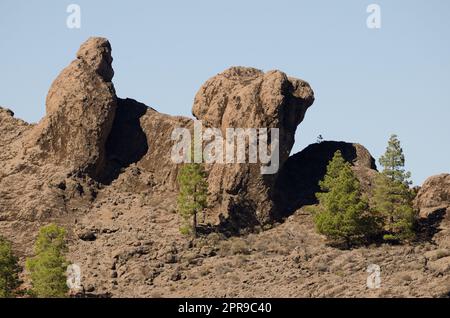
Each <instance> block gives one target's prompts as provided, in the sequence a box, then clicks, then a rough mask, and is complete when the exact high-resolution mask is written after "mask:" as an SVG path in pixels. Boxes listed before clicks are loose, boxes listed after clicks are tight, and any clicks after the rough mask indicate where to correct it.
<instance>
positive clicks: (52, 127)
mask: <svg viewBox="0 0 450 318" xmlns="http://www.w3.org/2000/svg"><path fill="white" fill-rule="evenodd" d="M111 63H112V57H111V46H110V44H109V42H108V40H106V39H104V38H90V39H89V40H87V41H86V42H85V43H83V44H82V45H81V47H80V49H79V50H78V53H77V58H76V60H74V61H73V62H72V63H71V64H70V65H69V66H68V67H66V68H65V69H64V70H63V71H62V72H61V73H60V74H59V76H58V77H57V78H56V79H55V81H54V82H53V84H52V86H51V87H50V90H49V92H48V95H47V100H46V111H47V113H46V116H45V117H44V118H43V119H42V120H41V122H40V123H39V124H38V125H37V126H36V128H35V130H34V132H33V135H32V136H31V141H30V142H29V145H31V146H33V145H34V144H36V145H38V146H39V150H40V158H42V160H51V161H52V162H55V163H57V164H58V165H64V166H66V167H68V168H70V169H71V170H73V171H81V172H86V173H87V174H88V175H89V176H91V177H93V178H96V177H97V176H98V175H99V174H100V173H101V171H102V169H103V168H104V164H105V144H106V140H107V138H108V136H109V133H110V130H111V127H112V123H113V120H114V114H115V110H116V107H117V101H116V95H115V90H114V86H113V84H112V82H111V80H112V77H113V75H114V71H113V69H112V66H111Z"/></svg>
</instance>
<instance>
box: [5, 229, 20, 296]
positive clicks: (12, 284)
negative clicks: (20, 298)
mask: <svg viewBox="0 0 450 318" xmlns="http://www.w3.org/2000/svg"><path fill="white" fill-rule="evenodd" d="M20 271H21V268H20V267H19V265H18V259H17V257H16V256H14V254H13V252H12V247H11V243H10V242H9V241H7V240H6V239H4V238H3V237H0V298H10V297H14V296H15V291H16V289H17V288H18V287H19V286H20V280H19V273H20Z"/></svg>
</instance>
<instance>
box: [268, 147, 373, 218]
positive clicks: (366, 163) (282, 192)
mask: <svg viewBox="0 0 450 318" xmlns="http://www.w3.org/2000/svg"><path fill="white" fill-rule="evenodd" d="M337 150H340V151H341V153H342V155H343V157H344V159H345V160H346V161H348V162H350V163H351V164H352V169H353V171H354V172H355V174H356V176H357V178H358V179H359V181H360V182H361V186H362V189H363V190H364V191H366V192H368V191H370V188H371V186H372V184H373V182H374V177H375V176H376V173H377V171H376V165H375V159H373V157H372V156H371V155H370V153H369V151H368V150H367V149H366V148H364V147H363V146H362V145H359V144H352V143H346V142H336V141H324V142H321V143H316V144H312V145H309V146H308V147H306V148H305V149H304V150H302V151H300V152H298V153H296V154H295V155H293V156H291V157H290V158H289V159H288V160H287V162H286V163H285V164H284V166H283V167H282V169H281V171H280V174H279V176H278V179H277V182H276V193H277V195H276V197H277V199H276V202H277V205H278V206H279V207H280V213H281V216H283V215H289V214H290V213H292V212H293V211H295V210H297V209H298V208H300V207H302V206H304V205H310V204H315V203H317V199H316V196H315V194H316V193H317V192H319V191H320V188H319V181H320V180H322V179H323V178H324V176H325V174H326V172H327V165H328V163H329V161H330V160H331V159H332V158H333V155H334V153H335V152H336V151H337Z"/></svg>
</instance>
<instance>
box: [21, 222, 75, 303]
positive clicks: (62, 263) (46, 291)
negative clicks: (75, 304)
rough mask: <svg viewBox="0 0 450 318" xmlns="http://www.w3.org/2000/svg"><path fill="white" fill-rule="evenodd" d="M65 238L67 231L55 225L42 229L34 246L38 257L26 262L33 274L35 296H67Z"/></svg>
mask: <svg viewBox="0 0 450 318" xmlns="http://www.w3.org/2000/svg"><path fill="white" fill-rule="evenodd" d="M65 238H66V230H65V229H64V228H62V227H59V226H57V225H55V224H50V225H47V226H44V227H42V228H41V229H40V231H39V234H38V237H37V240H36V243H35V246H34V252H35V255H36V256H35V257H33V258H30V259H28V260H27V262H26V267H27V270H28V271H29V272H30V274H31V282H32V293H33V295H35V296H37V297H43V298H53V297H58V298H61V297H65V296H66V295H67V292H68V287H67V283H66V280H67V278H66V268H67V261H66V259H65V253H66V252H67V246H66V242H65Z"/></svg>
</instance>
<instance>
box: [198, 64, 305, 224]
mask: <svg viewBox="0 0 450 318" xmlns="http://www.w3.org/2000/svg"><path fill="white" fill-rule="evenodd" d="M313 102H314V93H313V91H312V89H311V87H310V86H309V84H308V83H306V82H305V81H302V80H298V79H294V78H290V77H288V76H287V75H286V74H284V73H283V72H280V71H269V72H267V73H264V72H262V71H260V70H257V69H253V68H245V67H232V68H230V69H228V70H226V71H224V72H223V73H220V74H218V75H217V76H214V77H213V78H211V79H209V80H208V81H207V82H206V83H205V84H203V86H202V87H201V88H200V90H199V91H198V93H197V95H196V96H195V101H194V106H193V109H192V113H193V114H194V116H195V117H196V118H197V119H199V120H201V121H202V122H203V124H204V125H205V126H208V127H214V128H218V129H220V131H221V134H222V136H226V129H227V128H244V129H245V128H267V129H270V128H277V129H279V163H280V166H281V165H283V163H284V162H285V161H286V160H287V159H288V157H289V153H290V151H291V149H292V146H293V144H294V135H295V131H296V128H297V126H298V125H299V124H300V123H301V121H302V120H303V118H304V116H305V113H306V110H307V109H308V107H309V106H311V105H312V103H313ZM268 144H269V145H270V140H269V142H268ZM258 159H259V158H258ZM247 162H248V161H247ZM261 166H264V165H263V164H262V163H261V162H260V160H258V161H257V163H254V164H252V163H247V164H246V163H244V164H214V165H212V166H211V167H210V168H209V180H208V181H209V191H210V193H211V205H212V206H213V207H214V208H213V209H212V210H211V213H215V212H217V211H222V212H223V211H225V212H228V214H229V215H230V216H231V217H232V218H237V219H238V220H239V221H240V222H242V221H244V219H246V221H245V223H259V222H260V223H264V222H267V221H269V220H271V218H272V217H273V215H274V214H275V213H276V207H275V205H274V203H273V185H274V182H275V179H276V175H277V173H274V174H266V175H262V174H261ZM216 214H217V213H216Z"/></svg>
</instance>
